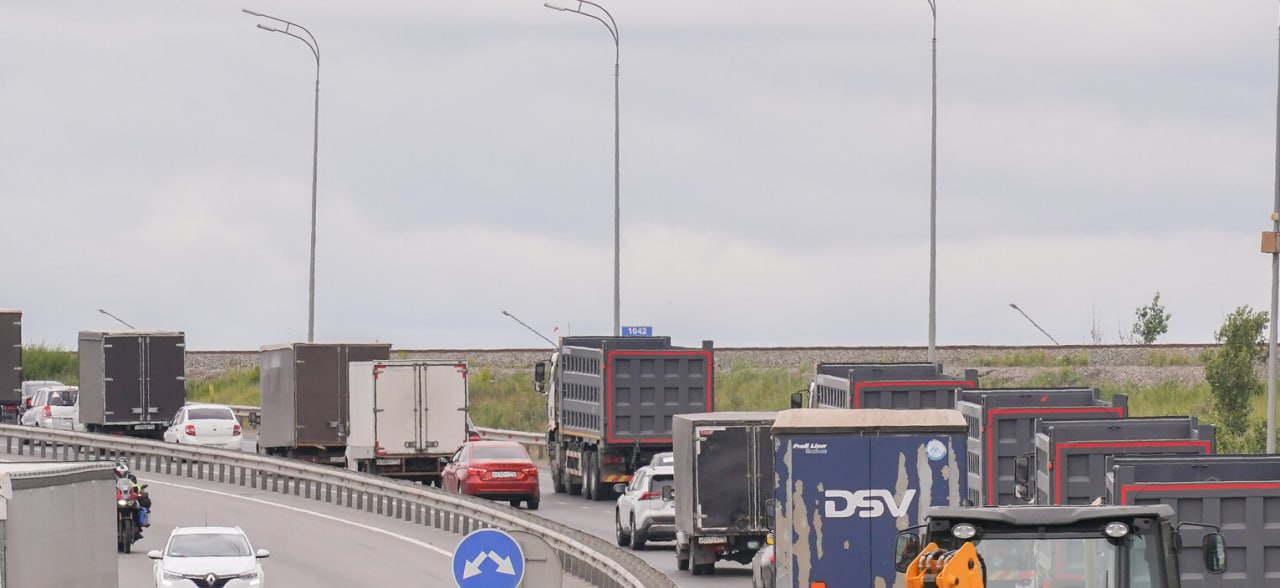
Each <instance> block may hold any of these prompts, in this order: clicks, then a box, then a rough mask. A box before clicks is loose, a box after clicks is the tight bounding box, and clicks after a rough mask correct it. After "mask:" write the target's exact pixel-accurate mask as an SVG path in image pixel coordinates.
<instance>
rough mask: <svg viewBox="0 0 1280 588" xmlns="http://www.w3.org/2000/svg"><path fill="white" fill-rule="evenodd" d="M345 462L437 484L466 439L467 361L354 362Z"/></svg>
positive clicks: (350, 467) (358, 468)
mask: <svg viewBox="0 0 1280 588" xmlns="http://www.w3.org/2000/svg"><path fill="white" fill-rule="evenodd" d="M348 369H349V370H350V378H349V385H348V390H349V397H350V399H349V404H350V412H349V414H350V416H351V428H350V431H349V433H348V435H347V452H346V455H347V467H348V468H349V469H352V470H357V471H362V472H368V473H371V474H379V475H383V476H389V477H393V478H403V479H408V480H414V481H418V482H424V483H431V484H435V485H439V482H440V470H441V465H440V458H442V457H449V456H450V455H452V454H453V452H454V451H457V449H458V446H459V445H461V444H462V443H463V442H465V441H466V440H467V362H466V361H464V360H460V359H454V360H403V361H395V360H393V361H353V362H351V363H350V365H349V368H348Z"/></svg>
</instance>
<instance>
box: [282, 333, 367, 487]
mask: <svg viewBox="0 0 1280 588" xmlns="http://www.w3.org/2000/svg"><path fill="white" fill-rule="evenodd" d="M390 358H391V345H390V344H389V343H291V344H285V345H273V346H268V347H263V348H262V353H261V354H260V355H259V359H258V361H259V363H260V367H261V372H260V376H259V382H260V385H261V393H262V424H261V426H260V428H259V429H258V451H259V452H261V453H265V454H267V455H276V456H284V457H291V458H297V459H303V460H306V461H312V462H319V463H330V464H339V465H345V464H346V462H347V456H346V449H347V441H346V439H347V426H348V420H349V419H348V417H347V411H348V409H349V406H348V398H347V387H348V385H349V376H348V373H349V368H348V364H349V362H353V361H378V360H387V359H390Z"/></svg>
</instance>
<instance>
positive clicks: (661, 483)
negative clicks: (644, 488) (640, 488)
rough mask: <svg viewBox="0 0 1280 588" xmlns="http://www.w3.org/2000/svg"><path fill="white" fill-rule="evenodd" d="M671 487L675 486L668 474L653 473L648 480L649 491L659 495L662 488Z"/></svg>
mask: <svg viewBox="0 0 1280 588" xmlns="http://www.w3.org/2000/svg"><path fill="white" fill-rule="evenodd" d="M673 487H675V480H674V479H673V478H672V477H671V475H670V474H659V475H655V476H654V477H653V478H652V479H650V480H649V491H650V492H657V493H658V495H659V496H661V495H662V490H663V489H664V488H673Z"/></svg>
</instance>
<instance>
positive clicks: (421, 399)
mask: <svg viewBox="0 0 1280 588" xmlns="http://www.w3.org/2000/svg"><path fill="white" fill-rule="evenodd" d="M417 397H418V398H417V400H418V406H419V407H420V410H421V411H422V415H423V417H422V418H420V419H418V423H419V424H420V427H419V429H418V431H417V433H418V436H417V440H418V448H419V449H420V450H422V451H424V452H427V453H432V454H447V453H451V452H453V451H454V450H456V449H457V448H458V446H459V445H461V444H462V443H463V442H465V441H466V440H467V366H466V365H464V364H428V365H423V366H421V369H420V370H419V386H418V394H417Z"/></svg>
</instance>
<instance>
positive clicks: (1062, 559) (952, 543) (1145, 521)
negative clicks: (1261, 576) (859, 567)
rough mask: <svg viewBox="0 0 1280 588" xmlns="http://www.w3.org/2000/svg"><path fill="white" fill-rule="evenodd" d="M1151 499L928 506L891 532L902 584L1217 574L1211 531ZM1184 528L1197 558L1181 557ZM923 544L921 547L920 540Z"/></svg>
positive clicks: (1079, 582)
mask: <svg viewBox="0 0 1280 588" xmlns="http://www.w3.org/2000/svg"><path fill="white" fill-rule="evenodd" d="M1173 515H1174V513H1173V509H1172V508H1171V507H1169V506H1167V505H1153V506H1008V507H977V508H935V509H933V510H931V511H930V512H929V515H928V519H927V521H926V522H925V524H923V525H921V526H919V527H915V528H911V529H907V530H905V531H902V532H901V533H900V534H899V535H898V543H897V550H896V552H897V567H898V571H899V572H902V573H904V574H905V575H906V586H907V588H944V587H945V588H989V587H990V588H1180V586H1181V577H1182V575H1183V574H1190V575H1195V574H1221V573H1222V572H1223V571H1225V570H1226V565H1227V560H1226V557H1227V556H1226V554H1227V550H1226V543H1225V542H1224V540H1223V538H1222V535H1221V534H1219V533H1218V532H1217V528H1215V527H1212V526H1209V525H1201V524H1197V523H1188V522H1183V523H1178V524H1176V525H1175V524H1174V523H1173ZM1184 528H1187V531H1185V532H1186V533H1187V534H1188V536H1189V535H1190V533H1192V532H1196V531H1192V530H1191V529H1197V530H1198V533H1199V534H1200V537H1199V545H1195V546H1194V547H1192V548H1188V549H1198V550H1200V551H1201V552H1202V553H1201V555H1202V557H1200V558H1183V560H1182V562H1183V563H1184V564H1186V565H1187V567H1188V568H1195V569H1180V567H1179V558H1178V553H1179V552H1180V551H1183V547H1184V541H1183V535H1184ZM922 543H923V544H925V547H923V548H921V544H922Z"/></svg>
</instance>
